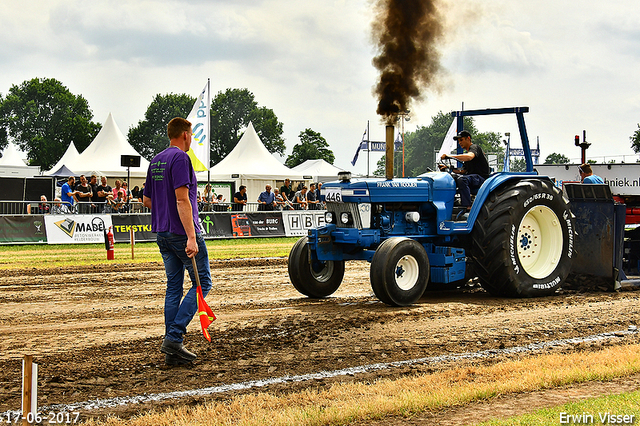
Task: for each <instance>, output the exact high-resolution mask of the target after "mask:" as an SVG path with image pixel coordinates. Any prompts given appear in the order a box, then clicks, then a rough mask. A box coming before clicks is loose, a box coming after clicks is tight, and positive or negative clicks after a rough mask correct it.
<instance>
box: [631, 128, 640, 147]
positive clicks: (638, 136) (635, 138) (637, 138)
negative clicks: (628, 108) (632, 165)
mask: <svg viewBox="0 0 640 426" xmlns="http://www.w3.org/2000/svg"><path fill="white" fill-rule="evenodd" d="M629 140H630V141H631V149H633V152H635V153H638V152H640V124H638V128H637V129H636V131H635V132H633V135H632V136H630V137H629Z"/></svg>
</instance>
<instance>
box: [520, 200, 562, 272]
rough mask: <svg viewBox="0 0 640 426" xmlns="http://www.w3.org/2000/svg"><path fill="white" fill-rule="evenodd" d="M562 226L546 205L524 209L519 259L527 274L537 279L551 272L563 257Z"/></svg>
mask: <svg viewBox="0 0 640 426" xmlns="http://www.w3.org/2000/svg"><path fill="white" fill-rule="evenodd" d="M563 243H564V240H563V238H562V226H561V223H560V220H559V219H558V216H557V215H556V214H555V213H554V211H553V210H551V209H550V208H549V207H547V206H535V207H533V208H532V209H531V210H529V211H528V212H527V214H526V215H525V216H524V218H523V219H522V222H521V223H520V227H519V228H518V239H517V241H516V246H517V247H518V259H519V260H520V264H521V265H522V268H523V269H524V270H525V272H526V273H527V274H529V276H531V277H533V278H537V279H542V278H546V277H547V276H549V274H551V273H552V272H553V271H554V269H556V266H558V263H559V262H560V257H561V256H562V246H563Z"/></svg>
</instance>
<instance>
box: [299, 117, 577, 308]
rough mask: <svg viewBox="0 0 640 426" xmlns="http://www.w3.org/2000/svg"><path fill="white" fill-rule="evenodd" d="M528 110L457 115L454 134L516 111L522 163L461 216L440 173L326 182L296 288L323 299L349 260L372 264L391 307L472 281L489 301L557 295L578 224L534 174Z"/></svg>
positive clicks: (379, 292)
mask: <svg viewBox="0 0 640 426" xmlns="http://www.w3.org/2000/svg"><path fill="white" fill-rule="evenodd" d="M528 111H529V108H528V107H519V108H503V109H486V110H475V111H456V112H453V113H452V115H453V116H454V117H457V119H458V130H461V129H462V120H463V117H465V116H478V115H490V114H506V113H513V114H515V115H516V117H517V120H518V127H519V130H520V136H521V139H522V144H523V148H524V153H525V159H526V171H525V172H522V173H493V174H492V175H491V176H490V177H489V178H488V179H487V180H486V181H485V182H484V184H483V185H482V187H481V188H480V189H479V190H478V192H477V194H476V196H475V200H474V202H473V205H472V208H471V210H470V212H469V213H468V214H464V215H457V214H456V211H455V210H456V207H455V206H454V204H455V200H456V184H455V182H454V180H453V178H452V177H451V175H449V174H448V173H444V172H433V173H426V174H424V175H422V176H420V177H416V178H402V179H385V178H368V179H351V176H350V174H349V173H342V174H341V175H340V176H339V180H338V181H336V182H329V183H326V184H324V185H323V186H322V196H323V197H324V200H325V202H326V205H327V212H326V214H325V221H326V225H324V226H321V227H319V228H316V229H311V230H310V231H309V233H308V236H306V237H303V238H301V239H300V240H298V241H297V242H296V244H295V245H294V246H293V247H292V249H291V252H290V254H289V263H288V270H289V277H290V279H291V282H292V284H293V285H294V286H295V288H296V289H297V290H298V291H299V292H300V293H302V294H304V295H306V296H308V297H312V298H323V297H327V296H329V295H331V294H332V293H334V292H335V291H336V290H337V289H338V287H339V286H340V283H341V282H342V279H343V276H344V270H345V261H347V260H367V261H369V262H371V268H370V281H371V286H372V288H373V291H374V293H375V294H376V296H377V297H378V298H379V299H380V300H381V301H382V302H384V303H386V304H388V305H391V306H406V305H410V304H413V303H415V302H416V301H418V299H420V297H421V296H422V295H423V293H424V292H425V290H426V289H427V287H429V286H436V287H442V286H446V285H450V286H452V287H453V286H456V285H458V284H460V283H463V282H465V281H466V280H467V279H468V278H469V277H478V279H479V281H480V283H481V285H482V286H483V287H484V288H485V289H486V290H487V291H488V292H490V293H491V294H493V295H500V296H508V297H535V296H546V295H550V294H553V293H554V292H555V291H556V290H557V289H558V287H559V286H560V285H561V284H562V282H563V281H564V280H565V278H566V277H567V275H568V274H569V272H570V270H571V260H572V257H573V256H574V247H573V241H574V232H575V231H574V229H575V226H574V219H573V215H572V214H571V210H570V209H569V205H568V201H567V200H566V198H564V196H563V194H562V192H561V191H560V190H559V189H557V188H556V187H555V185H554V184H553V182H552V181H551V180H550V179H549V178H548V177H546V176H539V175H537V174H536V173H535V172H534V171H533V163H532V160H531V151H530V148H529V140H528V137H527V133H526V128H525V124H524V115H523V114H524V113H525V112H528ZM392 133H393V132H392Z"/></svg>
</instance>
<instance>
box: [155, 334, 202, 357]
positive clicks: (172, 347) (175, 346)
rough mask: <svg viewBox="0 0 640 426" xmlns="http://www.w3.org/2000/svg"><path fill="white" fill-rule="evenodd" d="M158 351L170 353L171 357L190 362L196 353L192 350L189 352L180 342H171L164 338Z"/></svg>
mask: <svg viewBox="0 0 640 426" xmlns="http://www.w3.org/2000/svg"><path fill="white" fill-rule="evenodd" d="M160 352H162V353H163V354H167V355H171V356H173V357H177V358H181V359H184V360H186V361H187V362H191V361H193V360H194V359H196V357H197V355H196V354H194V353H193V352H189V351H188V350H187V348H185V347H184V345H183V344H182V343H178V342H173V341H171V340H169V339H166V338H165V339H164V340H163V341H162V346H160Z"/></svg>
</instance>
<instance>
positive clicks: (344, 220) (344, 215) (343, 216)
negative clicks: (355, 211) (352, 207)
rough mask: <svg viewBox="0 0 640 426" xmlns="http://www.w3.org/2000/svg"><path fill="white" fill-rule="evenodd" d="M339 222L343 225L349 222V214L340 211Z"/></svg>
mask: <svg viewBox="0 0 640 426" xmlns="http://www.w3.org/2000/svg"><path fill="white" fill-rule="evenodd" d="M340 222H341V223H342V224H343V225H347V224H348V223H349V222H351V215H350V214H349V213H347V212H343V213H340Z"/></svg>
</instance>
